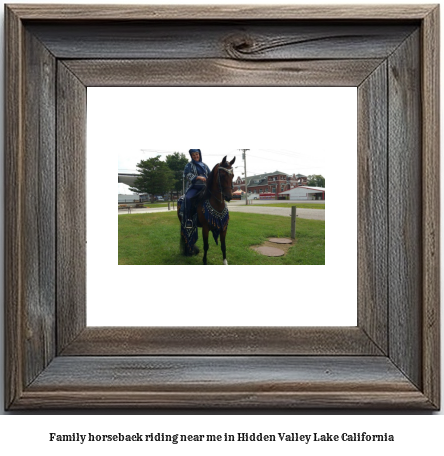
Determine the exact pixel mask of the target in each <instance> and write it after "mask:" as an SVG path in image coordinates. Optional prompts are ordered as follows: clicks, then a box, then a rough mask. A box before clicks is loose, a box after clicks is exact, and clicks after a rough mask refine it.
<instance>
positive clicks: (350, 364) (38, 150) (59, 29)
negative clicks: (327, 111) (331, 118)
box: [5, 4, 440, 410]
mask: <svg viewBox="0 0 444 456" xmlns="http://www.w3.org/2000/svg"><path fill="white" fill-rule="evenodd" d="M5 21H6V26H5V29H6V147H5V150H6V187H5V188H6V214H7V217H6V229H5V233H6V234H5V235H6V331H5V332H6V369H5V372H6V395H5V397H6V404H5V407H6V409H9V410H17V409H35V408H38V409H41V408H90V407H91V408H144V407H150V408H166V407H168V408H205V409H208V408H231V409H232V408H238V409H239V408H256V409H257V408H261V407H274V408H307V407H308V408H398V409H408V408H410V409H411V408H415V409H429V410H437V409H439V407H440V383H439V378H440V365H439V364H440V354H439V343H440V342H439V289H440V285H439V277H440V275H439V65H438V55H439V33H438V32H439V7H438V6H436V5H432V6H431V5H408V6H405V5H404V6H380V5H379V6H363V5H362V6H350V5H347V6H343V7H341V6H329V7H325V6H322V7H320V6H313V7H307V6H279V7H252V6H223V7H222V6H206V7H191V6H184V7H178V6H127V5H125V6H124V5H122V6H88V5H63V6H62V5H31V4H21V5H7V6H6V9H5ZM120 85H132V86H136V85H154V86H155V85H173V86H186V85H205V86H206V85H221V86H223V85H228V86H229V85H236V86H237V85H240V86H242V85H245V86H250V85H258V86H262V85H281V86H308V85H309V86H313V85H314V86H316V85H332V86H337V85H342V86H344V85H348V86H356V87H358V110H359V114H358V261H357V267H358V296H357V302H358V325H357V327H346V328H336V327H332V328H322V327H314V328H298V327H293V326H291V322H289V323H290V325H289V326H288V327H285V328H257V327H241V328H239V327H230V328H227V327H221V328H192V327H182V328H152V327H140V328H125V327H122V328H94V327H87V326H86V323H85V308H86V291H85V290H86V278H85V277H86V273H85V272H86V259H85V252H86V246H85V239H86V237H85V236H86V229H85V228H86V215H85V213H86V211H85V137H86V131H85V124H86V123H85V119H86V87H87V86H120Z"/></svg>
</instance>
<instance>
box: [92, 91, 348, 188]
mask: <svg viewBox="0 0 444 456" xmlns="http://www.w3.org/2000/svg"><path fill="white" fill-rule="evenodd" d="M90 116H95V118H97V119H98V120H97V127H96V126H95V124H93V125H94V128H93V129H92V130H93V132H94V135H95V136H99V137H100V144H101V147H102V148H103V152H104V153H108V154H111V155H113V154H114V153H116V152H117V156H118V163H117V168H118V172H122V173H134V172H136V166H137V163H138V162H139V161H140V160H142V159H147V158H151V157H155V156H156V155H160V156H161V157H162V159H165V157H166V155H168V154H171V153H173V152H183V153H185V155H186V156H187V157H188V156H189V155H188V150H189V149H190V148H199V149H201V151H202V156H203V160H204V162H205V163H206V164H207V165H208V166H209V167H210V169H212V168H213V166H214V165H216V164H217V163H219V162H220V161H221V159H222V158H223V157H224V156H225V155H228V158H229V159H230V160H231V159H232V158H233V157H234V156H236V163H235V166H237V167H238V168H237V169H236V171H235V177H237V176H240V175H241V173H243V172H244V163H243V160H242V154H241V152H240V151H239V148H250V150H249V151H248V152H247V175H255V174H261V173H265V172H273V171H276V170H279V171H283V172H285V173H287V174H293V173H295V174H298V173H300V174H305V175H310V174H322V175H323V176H324V177H325V178H326V179H327V182H328V178H329V168H330V166H329V163H330V162H331V160H333V159H334V158H335V157H341V156H344V154H343V153H342V152H343V150H342V149H343V148H344V147H348V145H346V144H345V143H344V138H347V137H350V131H356V128H357V126H356V88H354V87H333V88H331V87H308V88H307V87H143V88H141V87H139V88H134V87H133V88H131V87H124V88H121V87H100V88H95V87H94V88H92V87H90V88H88V118H90ZM345 155H346V154H345ZM327 186H328V183H327ZM128 188H129V187H128V186H126V185H124V184H118V192H119V193H130V192H129V191H128Z"/></svg>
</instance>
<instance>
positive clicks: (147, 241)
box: [118, 212, 325, 265]
mask: <svg viewBox="0 0 444 456" xmlns="http://www.w3.org/2000/svg"><path fill="white" fill-rule="evenodd" d="M118 219H119V264H121V265H125V264H133V265H137V264H158V265H160V264H163V265H181V264H197V265H200V264H202V256H203V241H202V233H201V230H200V229H199V239H198V241H197V246H198V247H199V249H200V250H201V252H200V253H199V254H198V255H197V256H193V257H185V256H183V255H182V254H181V253H180V249H179V240H180V225H179V220H178V219H177V215H176V213H165V212H162V213H156V214H153V213H151V214H132V215H119V216H118ZM290 223H291V219H290V217H282V216H272V215H262V214H245V213H239V212H237V213H231V214H230V224H229V226H228V233H227V240H226V244H227V259H228V263H229V264H230V265H236V264H237V265H240V264H243V265H253V264H277V265H283V264H325V222H324V221H320V220H307V219H301V218H300V219H298V220H297V222H296V244H295V245H294V246H292V247H291V248H290V249H289V250H288V252H287V253H286V255H284V256H283V257H274V258H273V257H266V256H264V255H261V254H259V253H257V252H255V251H254V250H252V249H251V248H250V247H251V246H252V245H260V244H262V243H263V242H264V241H266V240H267V239H268V238H270V237H288V238H290V236H291V226H290ZM209 245H210V248H209V250H208V264H217V265H220V264H222V252H221V249H220V241H219V245H216V244H215V242H214V239H213V235H212V234H211V233H210V236H209Z"/></svg>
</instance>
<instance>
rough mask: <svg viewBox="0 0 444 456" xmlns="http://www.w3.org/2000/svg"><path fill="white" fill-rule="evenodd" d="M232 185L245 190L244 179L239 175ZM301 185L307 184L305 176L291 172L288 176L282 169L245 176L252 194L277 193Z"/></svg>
mask: <svg viewBox="0 0 444 456" xmlns="http://www.w3.org/2000/svg"><path fill="white" fill-rule="evenodd" d="M233 185H234V189H235V190H243V191H245V179H242V178H241V177H240V176H239V177H238V178H237V179H236V180H235V181H234V182H233ZM301 185H307V176H304V175H303V174H296V175H295V174H293V175H292V176H290V175H288V174H285V173H283V172H282V171H274V172H272V173H264V174H258V175H257V176H248V177H247V187H248V192H251V193H253V194H261V193H278V194H279V193H282V192H284V191H286V190H290V189H292V188H295V187H299V186H301Z"/></svg>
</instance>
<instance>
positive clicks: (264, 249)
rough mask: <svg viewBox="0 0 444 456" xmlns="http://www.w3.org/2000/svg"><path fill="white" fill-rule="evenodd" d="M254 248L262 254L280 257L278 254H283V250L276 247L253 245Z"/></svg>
mask: <svg viewBox="0 0 444 456" xmlns="http://www.w3.org/2000/svg"><path fill="white" fill-rule="evenodd" d="M254 250H256V252H259V253H261V254H262V255H265V256H269V257H280V256H284V255H285V252H284V251H283V250H281V249H276V248H274V247H265V246H261V247H255V248H254Z"/></svg>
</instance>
